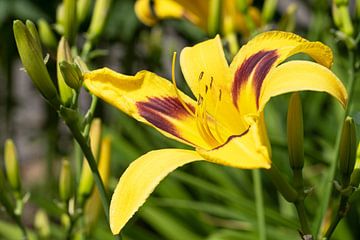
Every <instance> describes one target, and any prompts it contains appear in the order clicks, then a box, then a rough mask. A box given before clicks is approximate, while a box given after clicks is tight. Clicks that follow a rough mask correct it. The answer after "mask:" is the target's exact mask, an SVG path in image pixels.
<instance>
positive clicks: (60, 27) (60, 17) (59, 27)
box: [55, 3, 65, 35]
mask: <svg viewBox="0 0 360 240" xmlns="http://www.w3.org/2000/svg"><path fill="white" fill-rule="evenodd" d="M64 18H65V13H64V3H60V4H59V6H58V7H57V8H56V24H55V29H56V31H57V32H58V33H59V34H61V35H64Z"/></svg>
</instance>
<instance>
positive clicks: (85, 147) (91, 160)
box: [64, 118, 109, 222]
mask: <svg viewBox="0 0 360 240" xmlns="http://www.w3.org/2000/svg"><path fill="white" fill-rule="evenodd" d="M64 119H65V121H66V120H67V119H66V118H64ZM66 123H67V125H68V127H69V129H70V131H71V132H72V134H73V136H74V138H75V140H76V141H77V142H78V144H79V146H80V148H81V150H82V152H83V153H84V156H85V158H86V160H87V161H88V164H89V166H90V169H91V172H92V174H93V177H94V180H95V184H96V186H97V188H98V190H99V194H100V199H101V203H102V206H103V208H104V212H105V216H106V219H107V221H108V222H109V199H108V197H107V195H106V191H105V187H104V183H103V181H102V180H101V177H100V174H99V171H98V168H97V164H96V161H95V157H94V155H93V153H92V151H91V148H90V146H89V144H88V142H87V141H86V139H85V137H84V136H83V135H82V134H81V132H80V130H79V127H78V126H77V124H76V123H75V122H73V121H66Z"/></svg>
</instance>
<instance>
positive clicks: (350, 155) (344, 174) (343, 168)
mask: <svg viewBox="0 0 360 240" xmlns="http://www.w3.org/2000/svg"><path fill="white" fill-rule="evenodd" d="M355 159H356V132H355V124H354V120H353V119H352V118H351V117H347V118H346V119H345V122H344V126H343V129H342V133H341V139H340V146H339V169H340V174H341V184H342V187H346V186H348V185H349V180H350V176H351V173H352V172H353V170H354V166H355Z"/></svg>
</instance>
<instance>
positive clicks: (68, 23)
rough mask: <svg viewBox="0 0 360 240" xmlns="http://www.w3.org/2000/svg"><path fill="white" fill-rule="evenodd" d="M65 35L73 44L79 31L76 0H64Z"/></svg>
mask: <svg viewBox="0 0 360 240" xmlns="http://www.w3.org/2000/svg"><path fill="white" fill-rule="evenodd" d="M63 3H64V24H63V27H64V37H65V38H66V39H67V40H68V41H69V42H70V44H73V43H74V41H75V37H76V32H77V17H76V1H75V0H64V1H63Z"/></svg>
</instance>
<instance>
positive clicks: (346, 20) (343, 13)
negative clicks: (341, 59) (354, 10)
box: [339, 5, 354, 36]
mask: <svg viewBox="0 0 360 240" xmlns="http://www.w3.org/2000/svg"><path fill="white" fill-rule="evenodd" d="M339 14H340V17H341V27H340V30H341V31H343V32H344V33H345V34H346V35H347V36H352V35H353V34H354V27H353V25H352V22H351V17H350V12H349V8H348V6H347V5H341V6H339Z"/></svg>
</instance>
